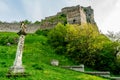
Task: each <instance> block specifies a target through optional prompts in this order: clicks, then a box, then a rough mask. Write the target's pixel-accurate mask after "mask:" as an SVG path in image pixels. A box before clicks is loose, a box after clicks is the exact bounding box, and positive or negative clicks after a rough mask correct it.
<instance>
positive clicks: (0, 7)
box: [0, 1, 10, 14]
mask: <svg viewBox="0 0 120 80" xmlns="http://www.w3.org/2000/svg"><path fill="white" fill-rule="evenodd" d="M9 11H10V10H9V6H8V5H7V3H5V2H4V1H0V13H2V14H4V13H7V12H9Z"/></svg>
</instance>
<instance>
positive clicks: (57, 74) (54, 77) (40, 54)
mask: <svg viewBox="0 0 120 80" xmlns="http://www.w3.org/2000/svg"><path fill="white" fill-rule="evenodd" d="M40 31H41V30H40ZM41 33H44V31H43V32H42V31H41ZM41 33H40V32H39V33H38V32H37V34H28V35H27V36H26V39H25V46H24V52H23V65H24V67H25V69H26V70H25V72H26V73H27V74H29V76H26V77H10V78H7V77H6V74H7V72H8V70H9V68H10V67H11V66H12V65H13V61H14V59H15V53H16V48H17V44H16V43H13V42H14V39H16V38H17V40H18V37H19V36H18V35H17V34H16V33H4V32H1V33H0V41H1V42H4V44H3V43H0V80H107V79H104V78H100V77H96V76H91V75H87V74H84V73H80V72H75V71H71V70H66V69H62V68H60V67H55V66H51V65H50V61H51V60H52V59H57V60H59V61H60V66H62V65H74V63H73V62H72V61H71V60H69V59H68V58H66V57H65V56H64V55H58V54H56V53H55V51H54V49H53V48H52V47H51V45H49V43H48V38H47V37H46V36H44V35H42V34H41ZM46 33H47V31H46ZM39 34H40V35H39ZM8 42H9V43H10V44H11V45H7V43H8Z"/></svg>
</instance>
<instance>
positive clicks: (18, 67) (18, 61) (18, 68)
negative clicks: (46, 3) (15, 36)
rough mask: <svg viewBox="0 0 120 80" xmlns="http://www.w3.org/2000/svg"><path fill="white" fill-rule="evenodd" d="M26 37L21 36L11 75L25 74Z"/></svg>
mask: <svg viewBox="0 0 120 80" xmlns="http://www.w3.org/2000/svg"><path fill="white" fill-rule="evenodd" d="M24 39H25V35H20V38H19V42H18V47H17V52H16V57H15V61H14V64H13V66H12V67H11V68H10V73H24V67H23V66H22V52H23V47H24Z"/></svg>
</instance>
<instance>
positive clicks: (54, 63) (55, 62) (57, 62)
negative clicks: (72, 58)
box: [51, 60, 59, 66]
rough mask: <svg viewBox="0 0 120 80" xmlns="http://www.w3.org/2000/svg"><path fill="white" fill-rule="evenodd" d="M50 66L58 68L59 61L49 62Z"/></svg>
mask: <svg viewBox="0 0 120 80" xmlns="http://www.w3.org/2000/svg"><path fill="white" fill-rule="evenodd" d="M51 65H53V66H59V61H58V60H51Z"/></svg>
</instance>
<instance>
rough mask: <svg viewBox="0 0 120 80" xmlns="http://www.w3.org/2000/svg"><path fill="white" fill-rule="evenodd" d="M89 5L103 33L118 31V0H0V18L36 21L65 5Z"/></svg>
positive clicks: (52, 13) (10, 20)
mask: <svg viewBox="0 0 120 80" xmlns="http://www.w3.org/2000/svg"><path fill="white" fill-rule="evenodd" d="M75 5H81V6H91V7H92V8H93V9H94V15H95V21H96V23H97V25H98V27H99V29H100V30H101V31H102V32H103V33H107V31H114V32H118V31H120V16H119V15H120V0H0V20H1V21H7V22H14V21H21V20H25V19H28V20H30V21H33V22H34V21H36V20H41V19H44V18H45V17H47V16H51V15H55V14H56V13H57V12H59V11H60V10H61V9H62V8H63V7H66V6H75Z"/></svg>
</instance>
